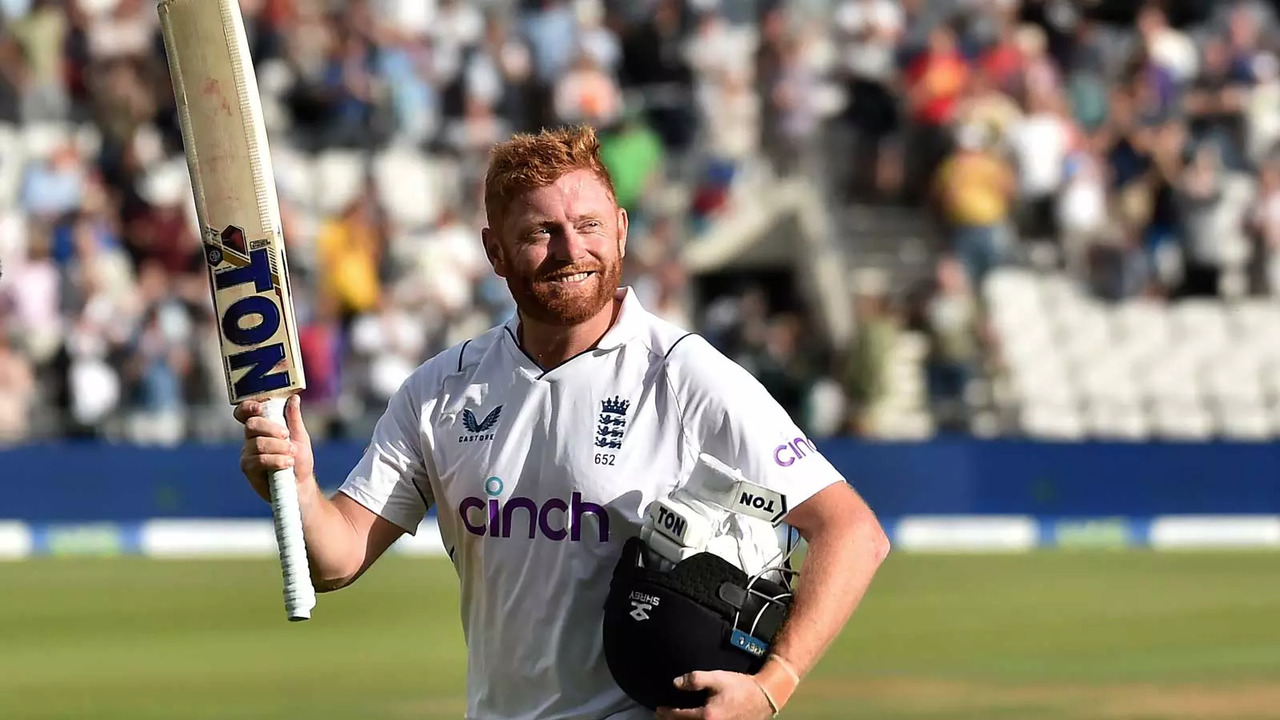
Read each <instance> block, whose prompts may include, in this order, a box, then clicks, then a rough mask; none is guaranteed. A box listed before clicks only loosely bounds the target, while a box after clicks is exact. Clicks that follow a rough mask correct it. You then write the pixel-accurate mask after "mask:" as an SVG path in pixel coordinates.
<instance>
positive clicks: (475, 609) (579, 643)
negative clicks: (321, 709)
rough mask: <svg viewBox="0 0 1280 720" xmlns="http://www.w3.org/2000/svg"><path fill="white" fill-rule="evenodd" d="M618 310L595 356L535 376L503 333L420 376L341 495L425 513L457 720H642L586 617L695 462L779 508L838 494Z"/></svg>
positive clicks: (713, 362) (804, 445) (665, 343)
mask: <svg viewBox="0 0 1280 720" xmlns="http://www.w3.org/2000/svg"><path fill="white" fill-rule="evenodd" d="M619 296H620V297H621V298H622V299H623V303H622V310H621V312H620V313H619V315H618V318H617V320H616V322H615V323H614V326H613V328H612V329H610V330H609V332H608V333H606V334H605V336H604V338H603V339H602V340H601V341H600V343H599V345H598V346H597V347H596V348H594V349H592V350H590V351H587V352H585V353H582V354H581V355H579V356H577V357H574V358H573V359H571V360H569V361H568V362H566V363H564V364H563V365H561V366H560V367H558V368H555V369H553V370H550V371H544V370H542V369H541V368H539V367H538V365H537V364H536V363H534V362H533V360H531V359H530V358H529V356H528V355H526V354H525V353H524V351H523V350H521V348H520V346H519V345H518V344H517V343H516V324H517V321H516V320H515V319H514V318H513V319H512V320H511V321H509V322H508V323H507V324H505V325H500V326H497V327H495V328H493V329H491V330H489V331H488V332H486V333H484V334H483V335H480V336H479V337H476V338H474V339H472V340H469V341H467V342H465V343H462V344H460V345H458V346H456V347H453V348H450V349H449V350H446V351H444V352H443V353H441V354H439V355H437V356H436V357H434V358H432V359H431V360H428V361H427V362H426V363H424V364H423V365H422V366H421V367H419V368H418V369H417V370H416V371H415V372H414V373H413V375H412V376H411V377H410V378H409V379H408V380H406V381H405V383H404V385H403V386H402V387H401V388H400V389H399V390H398V391H397V392H396V394H395V396H394V397H392V399H391V401H390V403H389V405H388V407H387V411H386V413H385V414H384V415H383V416H382V418H381V419H380V420H379V421H378V424H377V427H376V428H375V430H374V433H373V439H372V442H371V444H370V445H369V448H368V450H366V452H365V454H364V457H363V458H362V459H361V460H360V463H359V464H358V465H357V466H356V467H355V469H354V470H352V471H351V474H350V475H349V476H348V477H347V480H346V482H345V483H344V484H343V486H342V488H341V491H342V492H343V493H346V494H347V495H349V496H351V497H352V498H353V499H354V500H356V501H357V502H359V503H360V504H362V505H364V506H365V507H367V508H369V509H370V510H372V511H373V512H375V513H378V514H379V515H381V516H382V517H384V518H386V519H387V520H389V521H391V522H393V523H395V524H396V525H398V526H400V527H402V528H404V529H406V530H407V531H409V532H414V531H416V529H417V527H418V524H419V522H421V520H422V519H423V516H424V514H425V513H426V511H427V509H428V507H429V506H434V507H436V508H437V514H438V516H439V517H438V522H439V526H440V535H441V539H442V540H443V541H444V546H445V549H446V550H447V551H448V553H449V557H450V558H451V559H452V561H453V564H454V567H455V568H456V570H457V573H458V577H459V579H460V584H461V612H462V627H463V632H464V634H465V637H466V641H467V653H468V654H467V678H468V680H467V718H468V720H604V719H605V718H609V719H611V720H641V718H643V719H644V720H652V717H653V714H652V713H651V712H648V711H646V710H644V709H643V708H641V707H640V706H638V705H636V704H635V703H633V702H632V701H631V700H630V699H629V698H627V696H626V695H624V694H623V692H622V691H621V690H620V689H619V688H618V686H617V685H616V684H615V683H614V681H613V678H612V677H611V676H610V674H609V670H608V667H607V666H606V665H605V660H604V651H603V647H602V641H601V629H600V626H601V622H602V618H603V610H604V601H605V597H606V595H607V594H608V592H609V580H610V577H611V575H612V573H613V568H614V566H615V565H616V564H617V561H618V557H619V555H620V554H621V550H622V545H623V543H624V542H625V541H626V540H627V539H628V538H630V537H633V536H636V535H639V533H640V527H641V524H642V522H643V519H644V511H645V510H646V509H647V508H648V505H649V503H651V502H652V501H653V500H654V499H656V498H658V497H659V496H663V495H666V494H667V493H669V492H670V491H671V490H672V489H674V488H675V487H676V485H677V484H679V483H682V482H684V480H685V479H686V478H688V476H689V474H690V472H691V471H692V470H693V467H694V464H695V461H696V459H697V457H698V453H699V452H707V453H709V454H711V455H714V456H715V457H717V458H719V459H721V460H723V461H724V462H725V463H727V464H728V465H730V466H733V467H736V468H738V469H740V470H741V471H742V472H743V474H744V475H745V476H746V477H747V478H748V479H750V480H752V481H754V482H756V483H759V484H761V485H765V486H767V487H769V488H770V489H772V490H776V491H777V492H779V493H782V494H783V495H785V497H786V502H787V505H788V507H789V508H794V507H795V506H797V505H799V504H800V503H801V502H803V501H804V500H805V499H806V498H808V497H809V496H811V495H813V494H814V493H816V492H817V491H819V490H821V489H822V488H824V487H826V486H828V485H830V484H831V483H836V482H843V478H842V477H841V476H840V474H839V473H838V472H836V470H835V468H834V467H832V466H831V464H830V463H828V462H827V460H826V459H825V458H823V457H821V456H820V455H819V454H818V453H817V452H816V451H815V450H814V446H813V443H812V442H810V441H809V440H808V439H807V438H805V437H804V436H803V434H802V433H801V432H800V430H799V429H798V428H797V427H796V425H795V423H793V422H792V421H791V419H790V418H789V417H788V416H787V414H786V412H785V411H783V409H782V408H781V407H780V406H779V405H778V404H777V402H775V401H774V400H773V398H772V397H771V396H770V395H769V394H768V392H767V391H766V390H765V389H764V388H763V387H762V386H761V385H760V383H759V382H757V381H756V379H755V378H754V377H752V376H751V375H750V374H749V373H747V372H746V371H745V370H743V369H742V368H741V367H740V366H738V365H737V364H735V363H733V362H732V361H730V360H729V359H728V358H726V357H725V356H724V355H722V354H721V353H720V352H718V351H717V350H715V349H714V348H713V347H712V346H711V345H710V344H708V343H707V342H706V341H705V340H704V339H702V338H701V337H699V336H697V335H693V334H691V333H688V332H686V331H684V330H681V329H680V328H678V327H675V326H673V325H671V324H669V323H667V322H665V321H663V320H661V319H660V318H658V317H657V316H655V315H652V314H650V313H649V312H648V311H646V310H645V309H644V308H643V307H641V306H640V303H639V301H637V300H636V298H635V296H634V294H633V293H632V292H631V290H630V288H623V289H620V290H619ZM673 680H674V678H673Z"/></svg>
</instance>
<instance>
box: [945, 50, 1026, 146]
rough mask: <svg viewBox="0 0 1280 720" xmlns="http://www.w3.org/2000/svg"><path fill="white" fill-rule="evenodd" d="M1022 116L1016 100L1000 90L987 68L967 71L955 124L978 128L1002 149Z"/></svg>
mask: <svg viewBox="0 0 1280 720" xmlns="http://www.w3.org/2000/svg"><path fill="white" fill-rule="evenodd" d="M1022 117H1023V116H1022V108H1021V107H1020V106H1019V105H1018V103H1017V101H1015V100H1014V99H1013V98H1012V97H1010V96H1009V95H1007V94H1005V93H1004V92H1003V91H1001V90H1000V87H999V86H998V85H997V84H996V83H995V82H994V81H993V79H992V77H991V76H990V75H989V74H988V73H987V72H986V71H982V70H979V71H975V72H973V73H971V74H970V75H969V79H968V84H967V85H966V87H965V91H964V95H963V97H962V98H961V99H960V102H959V104H958V105H957V107H956V114H955V124H956V125H957V126H965V125H969V126H973V127H976V128H979V129H981V130H982V131H983V132H986V133H988V134H989V135H990V137H991V138H992V142H993V143H994V145H995V146H997V147H998V148H999V149H1001V150H1004V149H1005V148H1007V147H1009V144H1010V142H1011V141H1012V139H1013V133H1014V130H1015V129H1017V128H1018V127H1019V126H1020V123H1021V121H1022Z"/></svg>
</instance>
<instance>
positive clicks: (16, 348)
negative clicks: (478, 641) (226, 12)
mask: <svg viewBox="0 0 1280 720" xmlns="http://www.w3.org/2000/svg"><path fill="white" fill-rule="evenodd" d="M241 7H242V9H243V12H244V16H245V22H246V28H247V31H248V35H249V42H250V46H251V51H252V53H253V56H254V65H255V68H256V70H257V76H258V82H259V85H260V90H261V93H262V96H263V106H264V112H265V114H266V116H267V122H268V126H269V130H270V136H271V150H272V155H273V158H274V160H275V165H276V172H277V179H278V183H279V191H280V197H281V210H282V214H283V219H284V227H285V235H286V239H287V242H288V245H289V259H290V269H291V275H292V277H293V283H292V286H293V288H294V294H295V298H294V300H295V305H296V308H297V313H298V317H299V324H300V335H301V343H302V346H303V359H304V364H305V368H306V375H307V380H308V387H307V390H306V392H305V394H304V402H305V403H306V406H307V408H308V417H309V418H310V419H311V423H312V425H314V427H312V428H311V430H312V432H313V433H314V434H316V435H318V436H322V437H323V436H352V437H359V436H361V435H363V434H365V433H367V431H368V428H369V424H370V423H371V422H372V421H373V420H374V419H376V416H377V414H378V413H380V412H381V410H382V408H383V407H384V406H385V403H386V400H387V398H388V397H389V396H390V394H391V393H392V392H393V391H394V389H395V387H397V386H398V384H399V383H400V381H401V380H402V379H403V378H404V377H405V376H406V375H407V374H408V373H409V372H410V371H411V370H412V369H413V368H414V367H416V366H417V365H418V364H419V363H421V362H422V361H423V360H425V359H426V358H428V357H430V356H431V355H433V354H434V353H436V352H439V351H440V350H442V349H444V348H445V347H447V346H448V345H450V344H452V343H454V342H457V341H459V340H460V339H462V338H464V337H466V336H469V335H471V334H474V333H477V332H480V331H483V330H484V329H486V328H488V327H490V326H492V325H493V324H495V323H497V322H501V321H503V320H505V319H506V318H507V317H509V315H510V313H511V312H512V310H513V308H512V306H511V301H510V296H509V294H508V293H507V290H506V288H505V286H504V285H502V284H501V282H500V281H499V280H498V279H497V278H495V277H493V276H492V273H491V272H490V271H489V268H488V264H487V261H486V260H485V258H484V256H483V253H482V250H481V247H480V243H479V228H480V227H482V225H483V216H482V208H481V206H480V199H481V197H482V193H481V189H482V188H481V184H482V178H483V172H484V168H485V161H486V158H487V151H488V148H489V147H490V145H491V144H492V143H494V142H495V141H498V140H501V139H504V138H505V137H508V136H509V135H510V134H511V133H513V132H517V131H522V130H536V129H538V128H540V127H544V126H549V125H555V124H562V123H589V124H591V125H593V126H595V127H596V128H597V129H598V131H599V132H600V134H601V136H602V138H603V153H604V157H605V160H606V163H607V165H608V166H609V168H610V170H611V171H612V173H613V175H614V181H615V185H616V188H617V192H618V196H619V198H618V199H619V201H620V202H621V203H622V204H623V205H624V206H626V207H628V208H629V210H630V211H631V214H632V232H631V236H632V237H631V240H630V245H629V253H628V256H627V267H626V268H625V270H624V272H625V277H624V281H625V282H627V283H629V284H631V285H633V286H635V287H636V288H637V290H638V292H640V293H641V295H642V300H643V302H644V303H645V304H646V305H647V306H648V307H650V308H651V309H654V310H655V311H657V312H659V313H661V314H662V315H664V316H666V317H669V318H671V319H673V320H675V321H677V322H680V323H682V324H684V325H687V326H692V325H695V324H696V323H697V319H696V318H693V317H690V315H691V313H692V309H691V304H690V301H689V297H690V290H689V283H688V278H687V277H686V273H685V271H684V269H683V267H682V266H681V264H680V263H679V262H677V257H678V253H679V249H680V247H681V244H682V243H684V242H686V241H687V240H688V238H690V237H691V236H694V235H696V234H698V233H699V232H701V231H702V230H704V229H705V228H706V227H708V225H710V224H711V223H713V222H714V221H715V220H716V218H718V217H720V216H723V215H724V214H725V213H727V212H730V211H731V209H732V207H733V204H734V203H735V202H736V201H737V200H738V198H737V194H738V192H739V191H738V190H737V188H739V187H741V185H742V184H743V183H744V182H746V180H744V178H752V177H763V176H769V177H772V176H776V175H777V174H785V173H790V172H796V171H798V170H799V168H800V164H799V163H798V162H797V160H796V158H798V157H803V156H804V154H805V153H804V152H802V149H803V148H804V147H805V142H804V140H805V138H806V137H807V135H809V134H810V133H811V131H812V129H813V127H814V125H815V123H816V122H817V118H816V116H815V114H814V112H813V108H812V105H813V98H814V97H815V93H816V90H815V89H814V87H816V86H815V85H814V81H813V76H814V74H813V73H812V72H810V70H809V69H808V68H810V67H811V65H812V64H811V63H810V62H809V60H808V58H807V56H804V55H802V54H801V53H800V49H801V47H802V43H800V42H799V41H798V40H797V38H798V37H800V35H799V28H797V27H796V25H795V24H794V23H792V22H790V16H789V14H788V12H787V9H786V8H785V7H782V6H781V5H779V6H777V7H767V8H759V7H757V6H756V4H755V3H742V2H738V3H735V2H730V1H726V2H723V3H715V2H683V1H680V0H653V1H646V2H621V1H602V0H521V1H513V0H507V1H505V2H504V1H489V2H463V1H461V0H338V1H333V2H330V1H329V0H243V1H242V2H241ZM0 17H2V18H3V25H2V27H0V443H13V442H22V441H26V440H33V439H34V440H38V439H41V438H50V437H80V438H102V439H107V440H112V441H127V442H138V443H157V444H170V443H175V442H179V441H182V440H185V439H217V438H224V437H228V436H231V435H233V434H234V433H235V432H236V427H235V426H234V423H233V422H232V421H231V419H230V408H229V407H228V406H227V404H226V391H225V387H224V380H223V373H222V371H221V367H220V357H219V353H218V348H217V345H216V333H215V331H214V325H213V322H214V319H213V317H212V313H211V307H210V302H209V291H208V288H207V280H206V278H205V274H204V273H205V271H204V267H203V265H202V259H201V258H202V255H201V252H200V249H199V238H198V232H197V223H196V222H195V219H194V205H193V201H192V200H191V197H190V187H189V184H188V179H187V172H186V167H185V165H184V163H183V154H182V146H181V138H180V133H179V130H178V126H177V120H176V113H175V109H174V100H173V95H172V90H171V86H170V81H169V76H168V67H167V64H166V62H165V57H164V51H163V45H162V42H161V39H160V35H159V30H158V19H157V15H156V10H155V5H154V2H152V1H151V0H3V1H2V2H0ZM806 46H807V45H806ZM811 86H813V87H811Z"/></svg>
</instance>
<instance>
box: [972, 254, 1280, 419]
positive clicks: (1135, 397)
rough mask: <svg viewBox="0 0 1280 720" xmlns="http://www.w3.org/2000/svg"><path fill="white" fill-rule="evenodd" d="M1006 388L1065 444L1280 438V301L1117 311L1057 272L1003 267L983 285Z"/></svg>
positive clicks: (1015, 407)
mask: <svg viewBox="0 0 1280 720" xmlns="http://www.w3.org/2000/svg"><path fill="white" fill-rule="evenodd" d="M983 298H984V300H985V301H986V303H987V305H988V308H989V312H990V316H991V320H992V325H993V329H994V331H995V334H996V337H997V338H998V342H999V343H1000V346H999V356H1000V363H999V364H1000V371H999V372H998V373H997V375H998V377H997V382H998V383H999V384H1000V385H1001V388H1002V392H1000V393H998V396H999V397H1000V398H1002V399H1003V402H1004V404H1005V405H1006V407H1005V408H1004V409H1005V410H1011V411H1012V414H1013V415H1014V416H1015V417H1017V418H1018V428H1017V429H1018V430H1020V431H1021V432H1022V433H1023V434H1026V435H1028V436H1031V437H1037V438H1043V439H1057V440H1080V439H1086V438H1096V439H1109V440H1143V439H1163V440H1168V441H1203V440H1210V439H1214V438H1220V439H1230V440H1241V441H1263V440H1269V439H1272V438H1274V437H1277V436H1280V339H1278V338H1277V337H1276V334H1275V331H1274V328H1275V327H1277V323H1280V303H1277V302H1274V301H1267V300H1258V299H1241V300H1236V301H1229V300H1216V299H1187V300H1181V301H1172V302H1159V301H1152V300H1145V299H1137V300H1128V301H1124V302H1120V303H1117V304H1106V303H1103V302H1101V301H1098V300H1094V299H1092V298H1090V297H1089V296H1088V295H1087V294H1086V292H1085V291H1084V290H1083V289H1081V288H1078V287H1076V286H1075V285H1074V284H1073V283H1072V281H1071V280H1070V279H1068V278H1067V277H1065V276H1063V275H1061V274H1055V273H1039V272H1036V271H1032V270H1028V269H1023V268H1002V269H1000V270H997V271H996V272H995V273H993V274H992V275H991V277H990V278H989V279H988V280H987V282H986V283H985V284H984V286H983Z"/></svg>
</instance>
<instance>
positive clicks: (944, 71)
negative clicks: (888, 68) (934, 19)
mask: <svg viewBox="0 0 1280 720" xmlns="http://www.w3.org/2000/svg"><path fill="white" fill-rule="evenodd" d="M968 75H969V66H968V63H967V62H966V61H965V59H964V57H963V56H962V55H961V54H960V51H959V48H958V47H957V45H956V36H955V32H954V31H953V30H952V29H951V28H950V27H947V26H946V25H940V26H938V27H937V28H935V29H934V30H933V32H931V33H930V35H929V47H928V49H927V50H925V52H924V53H922V54H921V55H920V56H919V57H917V58H916V59H915V60H914V61H913V62H912V63H911V65H910V67H908V68H907V75H906V104H907V107H908V111H909V113H910V120H911V127H910V129H909V130H908V136H907V139H906V147H907V158H906V163H907V168H908V170H907V173H906V184H907V189H908V195H909V197H912V198H913V199H921V198H916V197H914V196H913V195H912V194H913V193H914V192H916V191H915V190H913V189H918V188H926V187H928V185H929V183H928V178H929V177H931V176H932V175H933V172H934V170H935V169H936V168H937V167H938V164H939V163H940V162H941V161H942V159H943V158H945V157H946V156H947V154H948V153H949V152H950V150H951V140H952V136H951V129H950V125H951V122H952V120H953V118H954V115H955V110H956V106H957V105H958V104H959V102H960V98H961V95H962V94H963V91H964V88H965V85H966V82H967V78H968Z"/></svg>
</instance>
